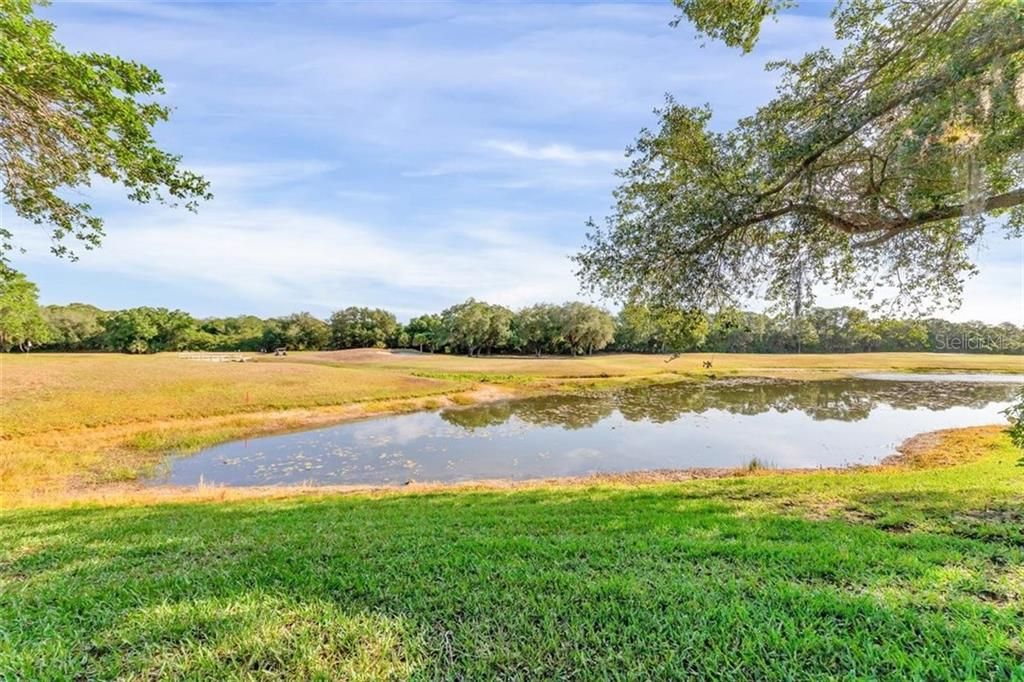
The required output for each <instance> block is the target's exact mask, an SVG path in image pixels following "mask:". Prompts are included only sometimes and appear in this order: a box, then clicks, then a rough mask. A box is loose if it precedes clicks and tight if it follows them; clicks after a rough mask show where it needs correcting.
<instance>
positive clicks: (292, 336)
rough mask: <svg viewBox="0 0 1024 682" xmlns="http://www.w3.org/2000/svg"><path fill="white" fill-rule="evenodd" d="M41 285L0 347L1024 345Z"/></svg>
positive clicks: (642, 317)
mask: <svg viewBox="0 0 1024 682" xmlns="http://www.w3.org/2000/svg"><path fill="white" fill-rule="evenodd" d="M37 295H38V290H37V289H36V287H35V285H34V284H32V283H31V282H29V281H28V280H26V279H25V278H24V276H23V275H20V274H15V275H14V276H12V277H7V278H3V279H0V350H3V351H10V350H21V351H28V350H39V351H63V352H76V351H113V352H124V353H155V352H161V351H189V350H192V351H245V352H261V351H262V352H269V351H273V350H275V349H277V348H286V349H288V350H341V349H350V348H410V349H416V350H419V351H422V352H431V353H457V354H465V355H469V356H479V355H482V354H488V355H490V354H495V353H516V354H529V355H535V356H538V357H539V356H541V355H545V354H547V355H572V356H575V355H581V354H588V355H589V354H592V353H595V352H598V351H620V352H637V353H675V352H693V351H702V352H713V353H793V352H806V353H850V352H874V351H937V352H965V353H1006V354H1024V327H1021V326H1017V325H1014V324H1012V323H1008V322H1007V323H1003V324H998V325H991V324H985V323H982V322H949V321H947V320H943V319H940V318H928V319H920V320H908V319H898V318H890V317H880V318H873V317H871V316H870V315H868V313H867V312H865V311H864V310H861V309H859V308H854V307H839V308H811V309H810V310H808V311H806V312H805V313H804V314H802V315H801V316H800V317H799V318H794V317H793V316H792V315H785V314H779V315H771V314H766V313H755V312H750V311H743V310H739V309H736V308H727V309H723V310H721V311H718V312H716V313H713V314H712V313H706V312H702V311H692V310H691V311H681V310H676V309H659V308H653V307H649V306H642V305H626V306H624V307H623V308H622V309H621V310H620V311H619V312H618V313H617V314H616V315H612V314H611V313H609V312H608V311H606V310H604V309H602V308H600V307H597V306H594V305H590V304H587V303H582V302H578V301H574V302H567V303H563V304H560V305H556V304H550V303H537V304H534V305H531V306H527V307H524V308H521V309H519V310H512V309H510V308H508V307H505V306H502V305H496V304H491V303H486V302H484V301H478V300H476V299H473V298H470V299H467V300H466V301H464V302H462V303H458V304H456V305H453V306H450V307H449V308H446V309H445V310H443V311H441V312H440V313H437V314H427V315H420V316H418V317H414V318H412V319H411V320H409V322H407V323H405V324H402V323H401V322H399V320H398V318H397V317H396V316H395V315H394V314H393V313H391V312H389V311H387V310H383V309H380V308H367V307H358V306H351V307H348V308H344V309H341V310H338V311H336V312H334V313H333V314H332V315H331V316H330V317H329V318H327V319H320V318H318V317H316V316H315V315H312V314H311V313H308V312H299V313H294V314H291V315H285V316H281V317H272V318H260V317H257V316H255V315H237V316H229V317H208V318H195V317H193V316H192V315H190V314H189V313H187V312H184V311H181V310H168V309H166V308H152V307H138V308H129V309H125V310H114V311H105V310H101V309H99V308H97V307H96V306H92V305H89V304H85V303H71V304H68V305H46V306H39V305H38V304H37V303H36V301H37Z"/></svg>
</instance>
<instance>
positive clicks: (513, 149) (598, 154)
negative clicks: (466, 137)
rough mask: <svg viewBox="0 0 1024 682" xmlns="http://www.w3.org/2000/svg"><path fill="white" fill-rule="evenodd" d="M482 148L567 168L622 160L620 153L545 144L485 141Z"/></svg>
mask: <svg viewBox="0 0 1024 682" xmlns="http://www.w3.org/2000/svg"><path fill="white" fill-rule="evenodd" d="M483 146H484V148H486V149H493V150H495V151H497V152H501V153H502V154H505V155H507V156H511V157H513V158H516V159H528V160H530V161H553V162H555V163H561V164H566V165H569V166H583V165H587V164H594V163H597V164H614V163H617V162H619V161H621V160H622V156H623V154H622V152H617V151H608V150H601V149H577V148H576V147H573V146H572V145H568V144H546V145H540V146H531V145H529V144H526V143H525V142H514V141H508V140H487V141H486V142H484V143H483Z"/></svg>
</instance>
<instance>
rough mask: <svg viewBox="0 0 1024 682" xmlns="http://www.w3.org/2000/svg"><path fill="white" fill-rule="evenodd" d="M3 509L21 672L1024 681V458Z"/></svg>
mask: <svg viewBox="0 0 1024 682" xmlns="http://www.w3.org/2000/svg"><path fill="white" fill-rule="evenodd" d="M1017 457H1018V453H1016V452H1015V451H1014V450H1013V449H1012V447H1011V446H1010V444H1009V443H1008V441H1007V439H1006V437H1005V435H1003V434H1001V433H1000V432H999V430H998V429H988V430H984V429H982V430H973V431H970V432H962V433H959V434H954V435H953V436H950V437H949V439H947V440H946V441H944V442H942V443H940V444H939V446H938V449H937V450H936V451H935V453H934V454H933V455H932V456H923V457H922V458H920V459H919V460H916V461H915V463H917V464H921V465H931V464H935V463H936V462H935V460H940V461H942V460H945V461H959V462H962V463H960V464H958V465H955V466H951V467H944V468H931V469H927V468H925V469H912V468H911V469H907V468H892V467H890V468H885V469H880V470H870V471H852V472H846V473H818V474H802V475H780V474H766V475H756V476H749V477H743V478H735V479H726V480H710V481H694V482H689V483H682V484H673V485H656V486H646V487H633V488H628V487H616V486H604V487H590V488H579V487H577V488H571V487H548V488H541V489H531V490H516V491H494V490H490V491H488V490H477V491H459V492H438V493H433V494H422V493H417V494H392V495H378V496H369V495H354V496H305V497H284V498H279V499H253V500H243V501H234V502H223V503H175V504H158V505H148V506H147V505H142V506H113V507H91V506H83V507H71V508H66V507H65V508H54V509H21V510H16V511H6V512H0V678H4V679H32V680H59V679H68V680H71V679H114V678H117V679H156V678H160V679H167V678H170V679H180V678H186V679H219V680H235V679H282V680H284V679H287V680H291V679H345V680H353V679H405V678H414V679H437V678H447V679H494V678H499V679H556V678H574V679H596V678H603V679H609V678H611V679H723V678H724V679H749V680H775V679H779V680H781V679H810V678H831V679H952V680H965V679H992V680H1008V679H1009V680H1024V533H1022V528H1024V470H1022V469H1020V468H1018V467H1016V466H1015V462H1016V459H1017Z"/></svg>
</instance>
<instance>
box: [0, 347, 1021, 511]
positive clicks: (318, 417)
mask: <svg viewBox="0 0 1024 682" xmlns="http://www.w3.org/2000/svg"><path fill="white" fill-rule="evenodd" d="M879 359H882V358H881V357H880V358H879ZM944 364H946V363H943V364H936V365H933V366H927V365H923V366H913V367H897V366H896V365H895V364H894V363H893V364H888V363H882V362H879V363H878V366H876V367H874V368H867V367H848V368H842V367H792V368H781V367H780V368H764V367H761V368H756V369H755V368H750V369H737V368H729V369H725V370H724V371H721V372H707V371H699V370H696V369H693V370H691V369H683V368H680V369H679V370H678V371H671V372H668V371H662V372H658V373H653V374H643V375H612V376H601V377H596V376H586V377H569V376H560V377H543V378H542V377H537V378H536V379H535V380H531V381H529V382H522V383H520V382H510V383H504V382H495V383H492V382H490V381H488V380H486V379H484V380H483V381H481V382H479V383H477V384H475V385H474V386H472V387H469V388H468V389H462V390H456V391H443V392H439V393H435V394H427V395H418V396H408V397H403V396H395V397H394V398H382V399H374V400H368V401H360V402H355V403H347V404H338V405H324V406H314V407H306V408H286V409H276V410H267V409H261V410H257V411H253V412H236V413H229V414H224V415H213V416H208V417H185V418H164V419H158V420H152V421H146V422H129V423H125V424H123V425H110V426H92V427H84V428H81V429H75V430H73V431H72V430H65V431H62V432H60V433H57V432H53V431H51V432H50V434H52V435H53V436H55V437H56V440H57V441H58V442H60V443H61V447H62V448H66V447H69V446H73V447H75V448H82V449H83V451H84V452H86V453H88V454H87V456H88V458H90V459H91V460H92V461H93V462H95V464H93V465H90V466H88V468H79V470H78V471H77V472H73V473H69V475H66V476H63V477H61V478H60V479H52V478H51V479H50V480H49V481H45V479H42V478H40V479H39V483H40V484H43V483H44V482H45V485H40V486H39V487H21V488H20V489H18V490H13V489H12V490H9V491H4V492H3V494H0V508H12V507H22V506H30V505H37V504H39V503H40V502H45V501H48V500H53V501H56V502H57V503H58V504H62V503H64V502H69V501H70V502H73V501H85V500H92V499H99V498H102V499H116V498H118V497H122V496H136V495H139V494H143V492H144V491H149V492H152V491H154V490H156V488H153V487H147V486H145V485H144V484H143V483H142V482H141V481H142V478H143V477H144V476H146V475H149V474H151V473H152V472H153V471H154V470H155V468H156V467H158V466H159V465H161V464H162V463H165V462H167V461H168V459H169V458H171V457H174V456H176V455H180V454H183V453H190V452H196V451H198V450H201V449H204V448H207V447H211V446H215V445H218V444H222V443H226V442H230V441H233V440H244V439H250V438H260V437H267V436H274V435H281V434H287V433H290V432H294V431H302V430H308V429H317V428H325V427H331V426H340V425H344V424H348V423H352V422H357V421H361V420H366V419H373V418H377V417H389V416H396V415H402V414H409V413H413V412H430V411H436V410H439V409H459V408H462V407H466V408H469V407H473V406H480V405H485V404H489V403H497V402H501V401H507V400H515V399H520V398H528V397H536V396H550V395H580V394H587V393H606V392H609V391H616V390H621V389H628V388H633V387H639V386H648V385H657V384H666V383H682V382H698V383H704V382H707V381H716V382H723V383H726V382H728V383H731V382H733V381H737V382H743V383H746V382H753V383H756V382H760V381H766V382H770V381H779V380H788V381H795V382H815V381H819V380H828V379H835V378H842V377H856V376H857V375H859V374H862V373H864V372H871V371H872V369H873V370H874V371H878V370H883V369H884V370H887V371H890V372H896V373H899V374H902V375H906V376H908V377H910V376H913V375H914V374H918V373H922V372H926V373H936V372H941V371H947V372H949V371H954V372H965V371H968V372H972V373H988V374H1008V373H1009V367H1005V368H999V369H994V368H989V367H986V368H981V367H978V368H973V367H972V368H965V367H949V368H948V369H947V368H945V367H944ZM46 440H47V441H48V440H51V439H50V438H47V439H46ZM18 441H20V442H22V443H24V444H25V445H27V446H28V447H29V448H30V449H31V450H30V451H34V450H36V449H39V448H40V447H43V448H45V450H50V449H51V448H52V447H53V446H51V445H50V444H49V443H46V444H45V445H44V442H45V441H44V440H42V439H40V438H38V437H35V436H27V437H20V438H18V439H15V440H12V441H10V442H9V443H8V445H9V446H15V447H17V445H15V444H16V442H18ZM854 468H859V467H854ZM823 470H825V469H824V468H812V469H808V471H823ZM781 471H785V472H791V471H796V472H800V471H803V470H801V469H770V470H768V473H776V472H781ZM758 473H760V472H758ZM739 475H749V474H747V473H744V472H743V470H742V469H740V470H737V469H709V468H698V469H686V470H648V471H644V472H624V473H615V474H595V475H593V476H588V477H586V478H585V480H586V482H588V484H599V483H601V482H602V481H608V482H615V481H627V480H636V481H648V480H658V481H677V480H678V481H682V480H695V479H700V478H709V477H716V478H721V477H733V476H739ZM552 480H554V481H560V480H563V479H547V478H542V479H530V480H518V481H512V482H504V481H501V480H498V481H497V485H501V486H505V487H508V486H509V485H535V484H536V483H535V482H536V481H540V482H541V484H544V483H545V482H548V481H552ZM565 480H572V477H569V478H568V479H565ZM488 482H492V481H491V480H490V479H480V480H475V479H474V480H472V481H465V482H450V483H440V484H426V483H413V485H411V486H401V487H397V486H394V485H389V486H381V485H379V484H359V485H346V486H333V485H321V486H308V485H305V486H304V485H282V486H271V487H270V488H271V490H270V493H273V494H277V493H280V492H281V491H282V490H288V491H290V490H303V491H304V490H318V491H321V492H324V491H327V490H340V491H344V492H365V491H372V490H377V489H383V490H407V489H420V488H424V487H428V486H433V487H444V488H452V487H456V486H461V485H466V484H468V485H479V484H483V483H488ZM255 488H256V487H255V486H254V487H252V488H250V490H252V489H255ZM236 489H241V488H236ZM189 490H192V486H183V487H181V488H175V487H168V488H166V489H165V492H164V493H161V495H160V496H161V497H167V496H168V495H170V496H173V495H174V494H175V493H174V492H173V491H179V492H181V491H186V492H181V494H185V495H187V494H188V493H187V491H189ZM167 491H171V492H167Z"/></svg>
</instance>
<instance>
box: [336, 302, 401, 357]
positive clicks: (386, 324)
mask: <svg viewBox="0 0 1024 682" xmlns="http://www.w3.org/2000/svg"><path fill="white" fill-rule="evenodd" d="M330 324H331V347H332V348H385V347H387V346H395V345H398V343H397V342H398V339H397V335H398V332H399V329H400V326H399V324H398V320H397V319H396V318H395V316H394V314H393V313H389V312H388V311H386V310H381V309H380V308H357V307H350V308H345V309H344V310H339V311H337V312H336V313H334V314H333V315H331V320H330Z"/></svg>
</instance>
